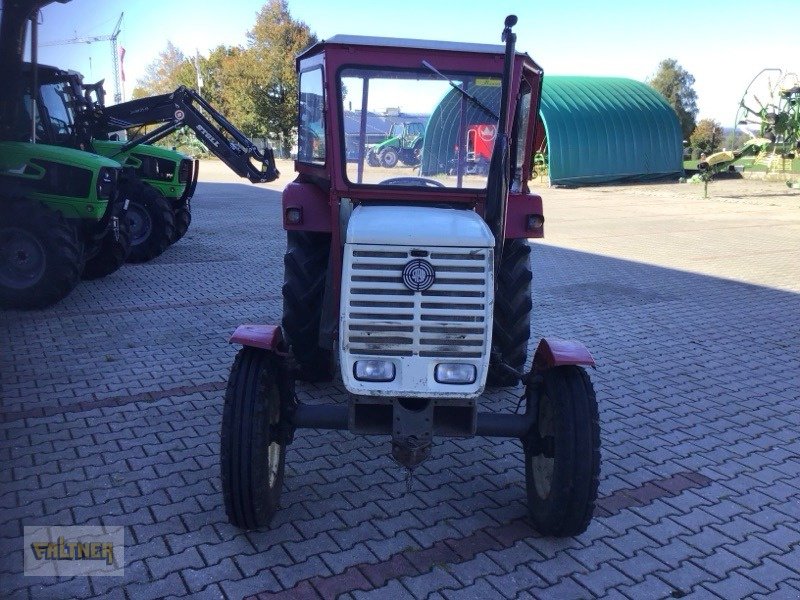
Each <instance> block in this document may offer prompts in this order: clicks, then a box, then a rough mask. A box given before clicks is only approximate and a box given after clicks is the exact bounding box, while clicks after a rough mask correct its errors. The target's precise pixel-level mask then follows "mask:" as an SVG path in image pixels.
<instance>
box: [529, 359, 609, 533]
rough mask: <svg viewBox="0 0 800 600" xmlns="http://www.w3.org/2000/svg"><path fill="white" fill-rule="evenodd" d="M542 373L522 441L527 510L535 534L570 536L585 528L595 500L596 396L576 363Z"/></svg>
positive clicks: (597, 462)
mask: <svg viewBox="0 0 800 600" xmlns="http://www.w3.org/2000/svg"><path fill="white" fill-rule="evenodd" d="M543 378H544V380H543V382H542V384H541V386H542V387H541V388H540V394H539V414H538V418H537V422H536V425H534V427H533V430H532V431H531V432H530V434H529V435H528V437H527V438H526V439H525V440H524V441H523V448H524V454H525V484H526V488H527V494H528V510H529V513H530V518H531V520H532V521H533V525H534V527H535V528H536V530H537V531H538V532H539V533H541V534H542V535H548V536H555V537H568V536H573V535H578V534H580V533H583V532H584V531H586V528H587V527H588V526H589V522H590V521H591V520H592V513H593V511H594V503H595V500H596V499H597V485H598V481H599V478H600V424H599V416H598V410H597V399H596V397H595V393H594V388H593V387H592V382H591V381H590V380H589V376H588V375H587V374H586V371H585V370H584V369H582V368H580V367H575V366H564V367H556V368H553V369H549V370H547V371H545V372H544V374H543Z"/></svg>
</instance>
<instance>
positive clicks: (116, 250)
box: [81, 214, 131, 280]
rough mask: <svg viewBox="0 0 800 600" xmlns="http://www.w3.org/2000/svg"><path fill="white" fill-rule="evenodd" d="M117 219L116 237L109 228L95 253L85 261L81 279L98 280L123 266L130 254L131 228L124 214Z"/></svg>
mask: <svg viewBox="0 0 800 600" xmlns="http://www.w3.org/2000/svg"><path fill="white" fill-rule="evenodd" d="M117 218H118V219H119V221H118V223H119V230H118V236H115V235H114V231H113V230H112V229H111V228H109V230H108V231H107V232H106V234H105V235H104V236H103V239H102V240H101V241H100V248H99V250H98V251H97V253H96V254H95V255H94V256H92V258H90V259H89V260H87V261H86V264H85V265H84V267H83V274H82V275H81V277H82V278H83V279H90V280H91V279H100V278H101V277H105V276H106V275H110V274H111V273H113V272H114V271H116V270H117V269H119V268H120V267H121V266H122V265H124V264H125V261H126V260H127V258H128V255H129V254H130V252H131V228H130V224H129V223H128V219H127V218H126V217H125V215H124V214H121V215H119V216H118V217H117Z"/></svg>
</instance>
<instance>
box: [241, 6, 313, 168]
mask: <svg viewBox="0 0 800 600" xmlns="http://www.w3.org/2000/svg"><path fill="white" fill-rule="evenodd" d="M247 38H248V49H247V50H248V51H247V52H246V55H247V57H246V60H248V61H249V60H250V59H252V67H253V71H252V76H253V86H252V89H251V92H252V93H253V103H254V109H255V114H256V115H257V119H256V120H257V122H256V124H255V125H256V130H255V131H253V132H252V134H253V135H259V136H261V137H267V136H268V135H272V136H274V135H275V134H278V135H279V136H280V139H281V143H282V145H283V150H284V153H285V154H288V153H289V151H290V149H291V145H292V139H293V135H292V133H293V130H294V128H295V127H296V126H297V97H298V89H297V74H296V73H295V65H294V57H295V56H297V55H298V54H299V53H300V52H302V51H303V50H304V49H306V48H307V47H308V46H310V45H311V44H313V43H315V42H316V41H317V38H316V36H315V35H314V34H312V33H311V30H310V29H309V27H308V25H306V24H305V23H303V22H302V21H295V20H294V19H293V18H292V16H291V14H290V13H289V7H288V4H287V2H286V0H268V2H267V3H266V4H265V5H264V6H263V7H262V8H261V10H260V11H259V12H258V14H257V15H256V23H255V25H254V26H253V28H252V29H251V30H250V32H249V33H248V34H247Z"/></svg>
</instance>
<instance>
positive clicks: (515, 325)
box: [486, 239, 532, 387]
mask: <svg viewBox="0 0 800 600" xmlns="http://www.w3.org/2000/svg"><path fill="white" fill-rule="evenodd" d="M530 254H531V247H530V246H529V245H528V242H527V241H526V240H524V239H515V240H506V242H505V245H504V246H503V259H502V261H501V263H500V271H499V273H498V281H497V294H496V296H495V299H494V326H493V328H492V348H493V349H494V350H497V351H499V352H500V355H501V357H502V359H503V362H505V363H506V364H508V365H510V366H512V367H514V368H515V369H516V370H517V371H519V372H523V371H524V369H525V360H526V359H527V356H528V340H529V339H530V337H531V308H532V302H531V279H532V275H531V262H530ZM516 384H517V379H516V378H515V377H514V376H513V375H509V374H508V373H506V372H505V371H502V370H501V369H499V368H497V367H493V366H491V365H490V367H489V373H488V376H487V380H486V385H487V386H491V387H499V386H509V385H516Z"/></svg>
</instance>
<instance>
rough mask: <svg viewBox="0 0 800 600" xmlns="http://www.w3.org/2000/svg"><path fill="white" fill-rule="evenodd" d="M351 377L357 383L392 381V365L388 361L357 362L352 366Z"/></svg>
mask: <svg viewBox="0 0 800 600" xmlns="http://www.w3.org/2000/svg"><path fill="white" fill-rule="evenodd" d="M353 375H355V378H356V379H358V380H359V381H392V380H393V379H394V363H392V362H390V361H388V360H357V361H356V362H355V364H354V365H353Z"/></svg>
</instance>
